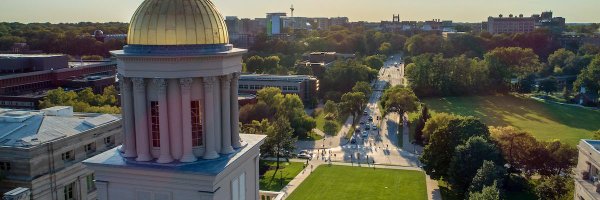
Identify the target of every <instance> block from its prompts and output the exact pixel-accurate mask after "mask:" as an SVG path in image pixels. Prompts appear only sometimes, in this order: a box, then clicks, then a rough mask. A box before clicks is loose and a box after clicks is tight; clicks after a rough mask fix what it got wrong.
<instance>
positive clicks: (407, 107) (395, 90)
mask: <svg viewBox="0 0 600 200" xmlns="http://www.w3.org/2000/svg"><path fill="white" fill-rule="evenodd" d="M418 102H419V99H418V98H417V96H416V95H415V93H414V92H413V91H412V90H410V89H408V88H405V87H402V86H394V87H391V88H389V89H387V90H386V91H385V92H384V93H383V96H382V97H381V100H380V104H381V107H383V109H384V110H385V112H386V114H387V113H391V112H396V113H398V114H400V115H402V114H403V113H404V112H412V111H416V110H417V106H418V104H417V103H418Z"/></svg>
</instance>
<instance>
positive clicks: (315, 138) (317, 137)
mask: <svg viewBox="0 0 600 200" xmlns="http://www.w3.org/2000/svg"><path fill="white" fill-rule="evenodd" d="M321 139H323V136H322V135H319V134H317V133H315V132H314V131H310V132H308V136H307V137H306V138H302V137H300V136H298V140H304V141H318V140H321Z"/></svg>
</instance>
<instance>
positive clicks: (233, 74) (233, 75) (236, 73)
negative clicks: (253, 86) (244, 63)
mask: <svg viewBox="0 0 600 200" xmlns="http://www.w3.org/2000/svg"><path fill="white" fill-rule="evenodd" d="M241 74H242V73H240V72H235V73H232V74H231V76H232V78H234V79H238V78H240V75H241Z"/></svg>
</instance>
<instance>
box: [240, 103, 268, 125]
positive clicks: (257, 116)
mask: <svg viewBox="0 0 600 200" xmlns="http://www.w3.org/2000/svg"><path fill="white" fill-rule="evenodd" d="M270 113H271V111H270V108H269V106H267V104H266V103H265V102H264V101H259V102H257V103H256V104H246V105H244V106H242V107H241V108H240V122H241V123H242V124H248V123H252V121H262V120H263V119H269V118H270V117H271V116H272V115H271V114H270Z"/></svg>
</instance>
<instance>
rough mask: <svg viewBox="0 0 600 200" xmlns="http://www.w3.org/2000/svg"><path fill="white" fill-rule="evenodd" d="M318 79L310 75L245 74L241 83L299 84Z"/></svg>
mask: <svg viewBox="0 0 600 200" xmlns="http://www.w3.org/2000/svg"><path fill="white" fill-rule="evenodd" d="M310 79H316V78H315V77H314V76H309V75H271V74H243V75H241V76H240V81H289V82H299V81H304V80H310Z"/></svg>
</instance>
